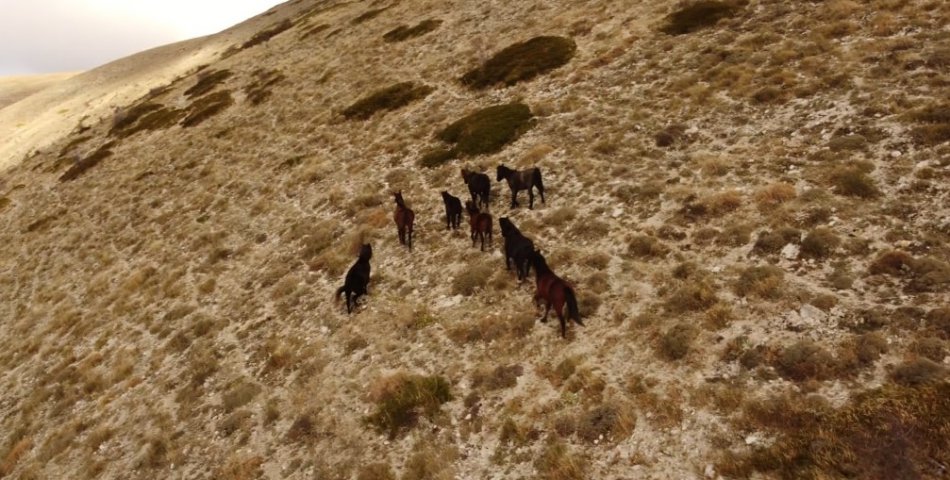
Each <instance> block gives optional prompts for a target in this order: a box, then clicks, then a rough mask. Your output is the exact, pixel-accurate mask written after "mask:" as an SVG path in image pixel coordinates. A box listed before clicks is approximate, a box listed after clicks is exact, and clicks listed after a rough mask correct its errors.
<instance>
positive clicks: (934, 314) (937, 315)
mask: <svg viewBox="0 0 950 480" xmlns="http://www.w3.org/2000/svg"><path fill="white" fill-rule="evenodd" d="M926 319H927V328H928V329H930V330H932V331H933V332H934V333H935V334H936V335H937V336H939V337H940V338H942V339H944V340H950V307H940V308H935V309H933V310H931V311H929V312H927V317H926Z"/></svg>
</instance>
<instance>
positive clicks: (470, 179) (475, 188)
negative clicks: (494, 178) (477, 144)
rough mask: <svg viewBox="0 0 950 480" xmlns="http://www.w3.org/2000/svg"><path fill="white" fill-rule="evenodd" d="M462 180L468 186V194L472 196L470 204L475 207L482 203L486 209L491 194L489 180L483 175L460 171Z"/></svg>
mask: <svg viewBox="0 0 950 480" xmlns="http://www.w3.org/2000/svg"><path fill="white" fill-rule="evenodd" d="M462 180H464V181H465V184H466V185H468V193H470V194H471V195H472V203H474V204H475V205H476V206H477V205H481V204H483V203H484V205H485V207H488V196H489V194H490V193H491V178H489V177H488V175H485V174H484V173H477V172H472V171H469V170H466V169H464V168H463V169H462Z"/></svg>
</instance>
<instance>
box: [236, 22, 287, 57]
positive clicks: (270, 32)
mask: <svg viewBox="0 0 950 480" xmlns="http://www.w3.org/2000/svg"><path fill="white" fill-rule="evenodd" d="M293 26H294V22H292V21H291V20H290V19H286V20H283V21H281V22H280V23H278V24H277V25H274V26H273V27H271V28H268V29H265V30H261V31H260V32H257V33H255V34H254V36H253V37H251V38H250V39H249V40H248V41H246V42H244V43H243V44H241V47H240V48H239V50H247V49H248V48H251V47H256V46H258V45H260V44H262V43H265V42H267V41H269V40H270V39H272V38H274V37H276V36H277V35H280V34H281V33H283V32H285V31H287V30H289V29H290V27H293ZM235 53H237V52H235Z"/></svg>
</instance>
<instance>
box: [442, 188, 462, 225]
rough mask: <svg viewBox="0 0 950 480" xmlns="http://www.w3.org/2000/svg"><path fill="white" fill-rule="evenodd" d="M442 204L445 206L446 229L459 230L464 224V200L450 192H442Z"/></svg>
mask: <svg viewBox="0 0 950 480" xmlns="http://www.w3.org/2000/svg"><path fill="white" fill-rule="evenodd" d="M442 203H444V204H445V229H446V230H449V229H454V230H458V228H459V223H461V222H462V200H460V199H459V198H458V197H453V196H452V195H451V194H450V193H449V192H442Z"/></svg>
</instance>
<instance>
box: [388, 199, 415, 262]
mask: <svg viewBox="0 0 950 480" xmlns="http://www.w3.org/2000/svg"><path fill="white" fill-rule="evenodd" d="M393 198H395V200H396V211H395V212H394V213H393V220H395V221H396V229H397V231H398V232H399V243H401V244H403V245H407V246H408V247H409V251H410V252H411V251H412V222H413V221H415V219H416V213H415V212H413V211H412V209H410V208H409V207H407V206H406V202H405V201H403V199H402V190H400V191H398V192H396V193H394V194H393Z"/></svg>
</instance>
